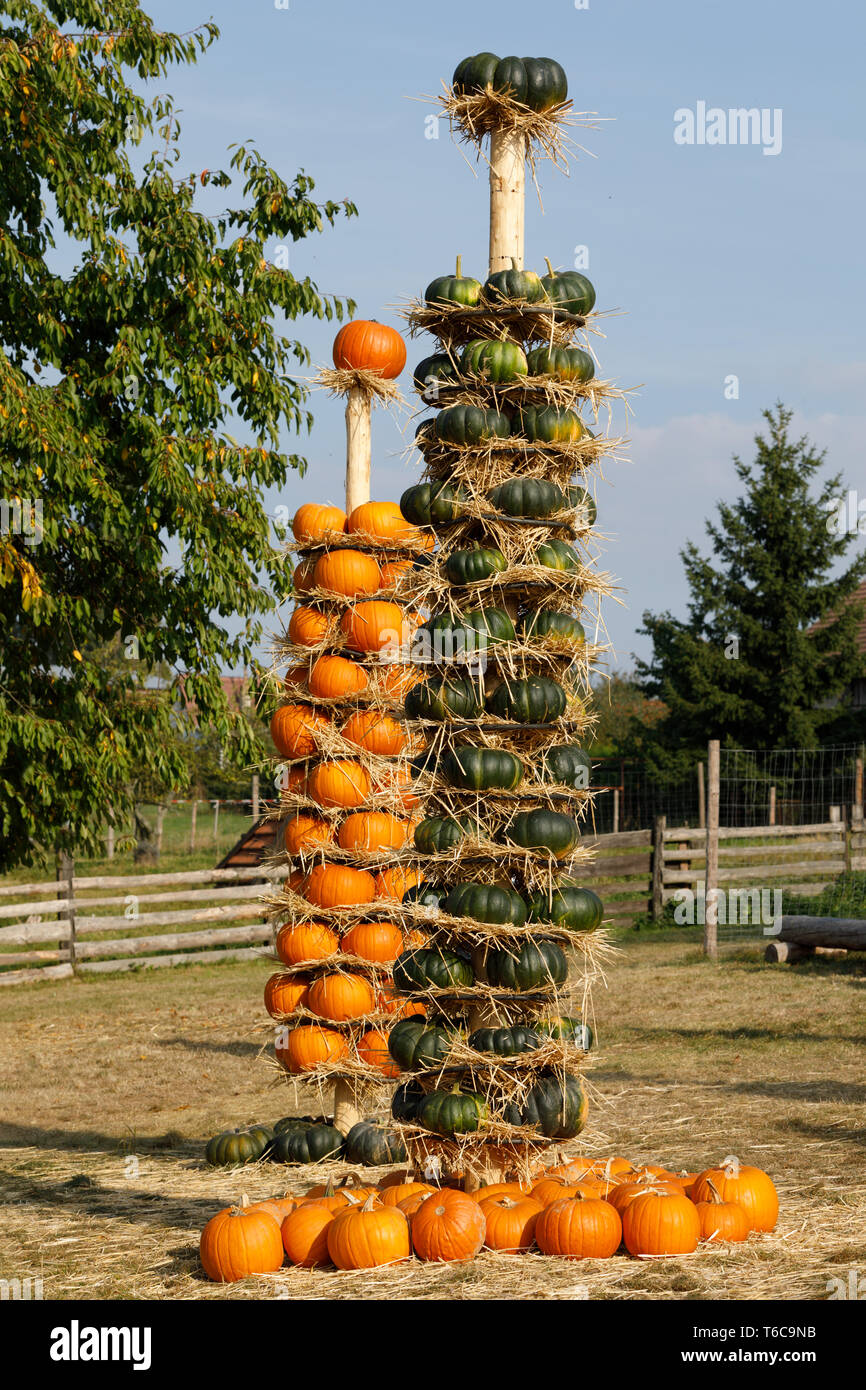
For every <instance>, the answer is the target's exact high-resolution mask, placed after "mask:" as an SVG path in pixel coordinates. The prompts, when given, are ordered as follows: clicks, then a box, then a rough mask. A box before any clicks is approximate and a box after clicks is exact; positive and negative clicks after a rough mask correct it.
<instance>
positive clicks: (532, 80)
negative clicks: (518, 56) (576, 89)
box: [522, 58, 568, 111]
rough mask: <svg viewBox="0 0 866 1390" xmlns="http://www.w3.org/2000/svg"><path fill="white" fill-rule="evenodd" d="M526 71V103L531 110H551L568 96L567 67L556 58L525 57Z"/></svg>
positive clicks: (524, 65)
mask: <svg viewBox="0 0 866 1390" xmlns="http://www.w3.org/2000/svg"><path fill="white" fill-rule="evenodd" d="M522 62H523V70H524V72H525V73H526V97H525V101H526V105H527V106H528V107H529V108H530V110H531V111H549V110H550V108H551V107H552V106H559V105H560V104H561V103H562V102H563V101H565V99H566V97H567V96H568V78H567V77H566V75H565V69H564V68H563V67H561V66H560V64H559V63H557V61H556V59H555V58H524V59H522Z"/></svg>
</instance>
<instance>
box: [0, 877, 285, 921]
mask: <svg viewBox="0 0 866 1390" xmlns="http://www.w3.org/2000/svg"><path fill="white" fill-rule="evenodd" d="M272 886H273V885H272V884H270V883H269V881H268V880H267V879H262V880H261V882H260V883H249V884H246V883H244V884H241V883H236V884H231V885H229V887H227V888H180V889H178V891H177V892H176V893H175V892H172V891H171V890H169V891H168V892H167V893H134V894H130V893H127V894H125V895H124V896H114V897H97V898H78V897H76V898H75V900H74V901H75V909H76V912H77V911H78V909H79V908H82V907H123V906H124V904H125V903H126V902H127V900H128V899H129V898H130V897H136V898H138V900H139V902H142V903H147V904H150V903H162V902H166V903H170V902H210V903H219V902H232V901H239V900H240V899H242V898H255V897H256V896H258V897H261V896H262V895H263V893H264V891H265V889H266V888H269V887H272ZM68 906H69V899H68V898H50V899H49V900H48V901H47V902H41V903H8V904H6V905H5V906H3V907H0V919H2V918H5V917H14V916H15V914H16V913H26V914H27V916H28V917H44V916H47V915H48V914H50V913H54V912H62V911H63V909H64V908H66V907H68Z"/></svg>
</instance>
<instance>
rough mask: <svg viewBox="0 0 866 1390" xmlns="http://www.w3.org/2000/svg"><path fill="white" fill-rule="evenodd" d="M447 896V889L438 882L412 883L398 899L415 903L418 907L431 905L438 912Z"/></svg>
mask: <svg viewBox="0 0 866 1390" xmlns="http://www.w3.org/2000/svg"><path fill="white" fill-rule="evenodd" d="M447 897H448V889H447V888H445V887H443V886H442V885H440V884H438V883H414V884H413V885H412V887H411V888H407V889H406V892H405V893H404V894H403V896H402V898H401V899H400V901H401V902H404V903H417V904H418V906H419V907H432V908H435V910H436V911H437V912H438V911H439V910H440V908H441V907H442V904H443V902H444V901H445V899H446V898H447Z"/></svg>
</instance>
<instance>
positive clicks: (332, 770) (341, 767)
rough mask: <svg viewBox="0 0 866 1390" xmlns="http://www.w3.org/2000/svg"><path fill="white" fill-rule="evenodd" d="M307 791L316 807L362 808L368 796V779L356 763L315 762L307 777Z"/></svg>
mask: <svg viewBox="0 0 866 1390" xmlns="http://www.w3.org/2000/svg"><path fill="white" fill-rule="evenodd" d="M307 792H308V794H309V796H310V797H311V798H312V800H313V801H317V802H318V804H319V805H320V806H328V807H333V806H345V807H346V808H347V809H353V808H354V807H356V806H363V804H364V802H365V801H366V800H367V798H368V796H369V795H370V776H369V773H368V772H367V770H366V768H363V767H362V766H361V764H360V763H356V762H352V761H351V759H349V758H338V759H336V761H334V762H331V763H318V764H317V765H316V767H314V768H313V770H312V772H311V773H310V775H309V777H308V778H307Z"/></svg>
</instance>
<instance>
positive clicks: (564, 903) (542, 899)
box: [529, 880, 604, 932]
mask: <svg viewBox="0 0 866 1390" xmlns="http://www.w3.org/2000/svg"><path fill="white" fill-rule="evenodd" d="M603 916H604V903H603V902H602V900H601V898H600V897H599V896H598V894H597V893H593V891H592V889H591V888H580V887H579V886H578V885H577V884H576V883H569V882H568V881H567V880H563V881H562V882H561V883H558V884H555V885H554V886H553V888H552V889H551V891H550V892H549V893H548V892H542V891H539V892H537V893H533V894H532V897H531V898H530V900H529V919H530V921H532V922H552V923H553V924H554V926H557V927H563V928H564V929H565V930H567V931H577V932H583V931H594V930H595V928H596V927H597V926H599V925H600V923H601V919H602V917H603Z"/></svg>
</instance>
